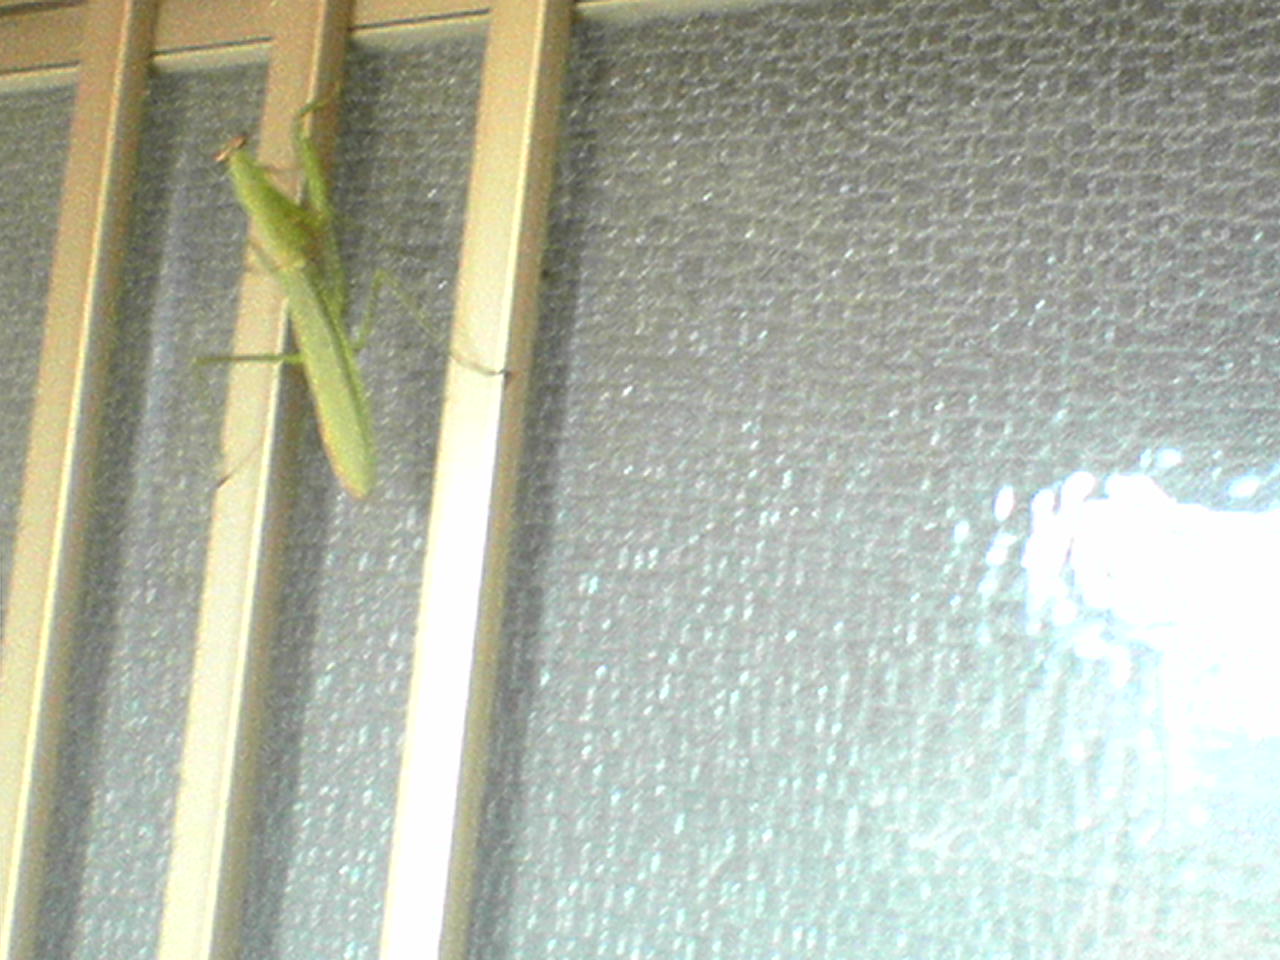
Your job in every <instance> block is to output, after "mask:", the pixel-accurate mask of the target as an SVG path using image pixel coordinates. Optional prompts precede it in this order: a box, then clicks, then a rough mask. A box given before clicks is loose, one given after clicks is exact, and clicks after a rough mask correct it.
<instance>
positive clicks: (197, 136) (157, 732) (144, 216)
mask: <svg viewBox="0 0 1280 960" xmlns="http://www.w3.org/2000/svg"><path fill="white" fill-rule="evenodd" d="M261 79H262V74H261V72H260V71H257V70H244V69H233V70H222V71H217V72H201V73H193V74H173V73H158V74H155V75H153V76H152V77H151V79H150V83H149V90H148V101H147V108H146V115H145V121H144V128H143V133H142V148H141V153H140V161H139V169H138V180H137V189H136V191H135V199H134V210H133V215H132V222H131V224H130V229H129V240H128V254H127V257H126V263H125V273H124V287H123V292H122V296H121V300H120V303H119V310H118V313H119V320H118V328H117V335H116V338H115V346H114V352H113V354H112V358H111V364H110V369H109V371H108V377H109V383H110V387H109V389H108V391H107V396H106V400H105V405H104V409H103V423H104V432H103V435H102V439H101V442H100V448H99V453H100V457H99V461H100V462H99V466H98V469H97V475H96V477H95V483H94V488H93V502H92V513H91V517H90V523H89V528H88V553H87V561H86V569H85V599H84V605H83V609H82V612H81V618H80V627H79V634H78V641H79V646H78V648H77V649H76V651H75V653H74V656H73V658H72V671H71V686H70V695H69V704H68V710H69V716H68V731H69V734H68V736H67V738H66V740H67V742H66V744H65V746H64V752H63V756H62V760H63V762H62V769H61V773H60V780H59V783H58V790H57V812H56V817H57V820H56V825H55V830H54V841H53V852H52V856H51V864H50V874H49V887H48V890H47V893H46V897H45V905H44V908H43V910H42V913H41V920H42V921H43V924H44V927H43V930H42V936H41V943H40V946H39V949H38V951H37V952H38V955H39V956H40V957H42V958H43V957H48V958H62V957H75V958H84V960H90V958H92V960H101V958H104V957H111V958H112V960H130V958H137V960H145V958H149V957H151V956H153V954H154V949H155V940H156V937H157V936H158V933H159V921H160V911H161V897H162V893H163V890H164V876H165V867H166V863H167V856H168V847H169V836H168V831H169V822H170V819H171V817H172V815H173V798H174V795H175V791H176V789H177V765H178V762H179V759H180V756H181V746H182V744H181V741H182V731H183V725H184V722H185V718H186V703H187V680H188V676H189V672H190V668H191V653H192V643H193V640H194V636H195V621H196V616H197V612H198V609H199V601H200V587H201V583H202V579H203V575H204V553H205V537H206V530H207V525H208V508H209V504H210V502H211V500H212V496H213V491H214V488H215V485H216V484H217V481H218V475H219V463H218V449H219V442H218V436H219V431H220V429H221V407H222V394H223V388H224V384H225V377H226V374H225V371H210V370H207V369H201V370H196V369H195V368H193V366H192V363H191V361H192V360H193V358H195V357H197V356H199V355H200V354H206V353H213V352H219V351H221V352H225V351H226V349H227V345H228V344H229V343H230V336H231V324H232V321H233V320H234V307H235V301H236V295H237V292H238V283H239V276H240V267H241V263H242V260H241V258H242V255H243V251H244V224H243V218H242V217H241V216H240V215H239V213H238V208H237V206H236V202H235V198H234V196H233V195H232V193H231V190H230V188H229V187H228V185H227V182H226V173H225V171H223V170H222V169H221V168H220V167H219V165H218V164H216V163H215V162H214V160H213V156H214V153H216V151H217V150H218V148H219V147H220V146H221V145H222V144H223V143H225V142H226V140H227V138H228V137H229V136H231V135H233V134H235V133H237V132H239V131H241V130H247V129H252V127H253V125H254V122H255V119H256V116H257V113H258V103H259V101H258V93H257V91H258V89H259V86H260V82H261Z"/></svg>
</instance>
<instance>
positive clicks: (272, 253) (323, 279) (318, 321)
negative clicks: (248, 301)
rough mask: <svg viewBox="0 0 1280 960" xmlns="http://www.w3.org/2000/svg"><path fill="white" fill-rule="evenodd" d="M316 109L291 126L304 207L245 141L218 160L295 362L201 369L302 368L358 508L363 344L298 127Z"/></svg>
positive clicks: (364, 477)
mask: <svg viewBox="0 0 1280 960" xmlns="http://www.w3.org/2000/svg"><path fill="white" fill-rule="evenodd" d="M317 106H319V104H310V105H308V106H307V107H304V108H303V110H302V111H301V112H300V113H299V114H298V117H297V119H296V120H295V122H294V145H295V150H296V152H297V156H298V161H299V163H300V164H301V166H302V175H303V182H304V188H305V189H304V194H303V199H302V202H301V203H299V202H298V201H295V200H293V199H292V198H290V197H289V196H287V195H286V194H285V193H283V192H281V190H280V189H279V188H278V187H276V186H275V184H273V183H272V182H271V180H270V178H269V177H268V176H267V173H266V170H265V169H264V168H263V167H262V165H261V164H259V163H258V161H257V160H256V159H255V158H254V157H253V156H252V155H251V154H250V153H249V151H248V149H247V147H246V143H247V138H246V137H243V136H240V137H236V138H235V139H233V140H232V141H231V142H230V143H229V144H227V146H226V147H225V148H224V149H223V150H222V152H221V153H219V154H218V160H220V161H221V162H224V163H226V165H227V170H228V172H229V173H230V175H231V183H232V185H233V187H234V189H235V193H236V198H237V199H238V200H239V201H240V206H241V207H243V208H244V211H245V214H246V215H247V216H248V217H249V220H250V223H251V224H252V225H253V228H254V233H255V235H256V237H257V242H256V244H255V249H256V251H257V253H258V256H259V259H261V261H262V263H263V265H264V266H265V268H266V269H267V271H268V272H269V273H270V274H271V276H272V277H273V278H274V279H275V280H276V282H277V283H279V284H280V288H281V290H282V291H283V293H284V295H285V298H286V300H287V301H288V309H289V322H290V327H291V329H292V331H293V340H294V343H295V344H296V345H297V349H298V352H297V353H292V354H260V355H259V354H255V355H244V356H219V357H205V358H203V361H204V362H238V361H257V362H265V363H290V364H299V365H301V367H302V371H303V374H304V376H305V377H306V380H307V384H308V386H309V388H310V391H311V400H312V403H313V405H314V407H315V411H316V421H317V423H318V424H319V428H320V440H321V442H322V443H323V444H324V449H325V453H326V454H327V455H328V458H329V463H330V465H331V466H332V467H333V472H334V474H335V475H336V476H337V478H338V480H339V482H340V483H341V484H342V486H343V488H344V489H345V490H346V491H347V492H348V493H349V494H351V496H353V497H355V498H357V499H363V498H364V497H366V496H368V495H369V492H370V491H371V490H372V489H373V486H374V483H375V480H376V477H377V456H376V454H375V450H374V437H373V421H372V417H371V415H370V411H369V397H368V394H367V392H366V390H365V385H364V379H363V378H362V377H361V375H360V367H359V366H358V365H357V363H356V353H357V352H358V351H359V349H360V348H361V346H362V345H363V336H360V335H358V336H357V337H356V338H354V339H353V338H352V336H351V334H350V333H349V332H348V328H347V283H346V276H345V275H344V273H343V270H342V261H341V258H340V256H339V253H338V241H337V236H336V235H335V233H334V211H333V205H332V202H331V200H330V197H329V185H328V182H327V180H326V178H325V173H324V168H323V166H322V164H321V163H320V157H319V155H318V154H317V153H316V149H315V146H314V145H313V144H312V142H311V140H310V138H309V137H308V136H307V135H306V133H305V132H304V131H303V128H302V122H303V119H304V118H305V117H306V115H307V114H308V113H310V112H311V111H312V110H314V109H315V108H316V107H317Z"/></svg>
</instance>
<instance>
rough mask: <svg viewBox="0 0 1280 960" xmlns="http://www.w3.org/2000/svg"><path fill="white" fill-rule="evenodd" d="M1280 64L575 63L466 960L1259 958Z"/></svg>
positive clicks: (1267, 38) (895, 50)
mask: <svg viewBox="0 0 1280 960" xmlns="http://www.w3.org/2000/svg"><path fill="white" fill-rule="evenodd" d="M1278 50H1280V21H1278V20H1277V19H1276V17H1275V15H1274V13H1272V12H1271V11H1270V10H1268V9H1265V8H1263V7H1261V6H1258V5H1234V6H1231V7H1230V8H1224V7H1223V6H1221V5H1219V4H1196V3H1187V4H1158V3H1147V4H1129V5H1126V4H1119V5H1118V4H1115V3H1112V2H1108V0H1098V2H1092V0H1089V2H1083V3H1073V4H1070V5H1043V4H1034V3H1022V2H1014V0H1010V2H997V3H954V2H929V0H926V2H910V3H908V2H901V3H897V2H877V3H859V4H848V3H844V2H840V3H816V4H806V5H775V6H771V7H768V8H763V9H758V10H753V11H750V12H738V13H732V14H723V13H722V14H716V15H704V16H689V17H683V18H667V19H656V20H653V21H651V22H644V23H638V24H630V25H627V24H621V23H618V24H611V23H609V22H604V21H603V20H602V21H601V22H598V23H597V22H590V21H589V22H583V23H581V24H580V25H579V29H578V31H577V34H576V45H575V50H574V63H573V72H572V92H571V94H570V97H571V103H570V107H569V110H568V114H567V131H566V136H567V146H566V150H565V154H564V157H563V163H562V166H561V168H560V184H559V191H560V199H559V203H558V208H557V212H556V216H555V221H554V227H553V237H552V255H551V257H550V260H549V262H548V265H547V270H548V289H547V291H546V296H545V307H546V310H545V335H544V338H543V341H542V343H541V355H540V359H539V369H538V371H537V384H538V386H537V389H538V393H537V395H536V400H535V409H534V412H533V415H532V418H531V429H532V435H531V437H530V446H529V448H528V451H529V452H528V457H529V459H528V464H527V476H526V489H525V498H524V510H525V518H524V536H523V540H522V543H521V549H520V553H519V555H518V556H517V558H516V560H515V562H514V564H513V569H514V571H515V582H514V583H513V585H512V588H511V594H510V597H511V604H512V609H511V615H510V622H509V637H510V641H511V643H512V645H513V650H512V655H511V658H510V662H509V663H508V664H507V668H506V680H505V687H504V693H503V699H502V701H501V702H500V705H499V709H498V711H497V716H498V718H499V721H498V723H499V729H498V747H499V750H498V754H497V757H496V760H495V770H496V772H495V774H494V781H493V788H492V796H491V800H490V803H489V807H488V821H487V827H486V833H485V837H486V840H487V842H488V843H489V853H488V858H487V862H486V865H485V868H484V871H483V874H482V882H481V899H480V903H479V906H478V908H477V910H476V912H475V918H476V919H475V924H476V929H475V945H474V948H473V954H472V955H473V956H475V957H476V958H485V960H495V958H520V960H535V958H549V960H550V958H555V960H569V958H584V960H586V958H592V960H594V958H598V957H605V956H608V957H614V956H618V957H624V956H625V957H630V956H645V957H648V956H662V957H690V958H691V957H697V958H699V960H706V958H724V960H738V958H743V957H766V956H768V957H774V956H778V957H805V958H809V960H816V958H833V960H834V958H841V960H845V958H849V957H862V956H868V957H870V956H874V957H883V958H890V957H900V958H904V960H905V958H912V960H919V958H956V960H972V958H974V957H992V958H995V957H999V958H1041V957H1042V958H1062V957H1115V956H1127V955H1134V956H1144V957H1157V956H1159V957H1161V958H1172V957H1188V958H1191V957H1199V958H1203V957H1218V958H1223V960H1229V958H1235V957H1241V956H1280V914H1278V913H1277V908H1276V903H1277V902H1280V900H1277V895H1278V894H1280V869H1277V867H1276V864H1275V857H1274V856H1273V855H1272V854H1273V852H1274V850H1275V849H1276V848H1277V842H1280V820H1278V819H1277V814H1276V810H1277V809H1280V804H1278V803H1277V801H1278V800H1280V789H1278V788H1277V786H1276V784H1277V783H1280V778H1278V777H1277V771H1280V749H1278V741H1277V738H1276V733H1277V731H1276V723H1275V721H1274V719H1273V717H1274V710H1273V709H1271V708H1270V706H1269V701H1268V700H1267V699H1266V697H1267V689H1266V688H1267V684H1266V682H1265V681H1266V679H1269V678H1270V676H1271V674H1272V671H1271V670H1270V669H1268V665H1269V661H1268V660H1267V659H1266V657H1267V656H1268V653H1267V651H1268V650H1269V649H1270V646H1271V644H1270V642H1269V638H1270V636H1271V634H1272V633H1273V631H1274V623H1275V619H1276V618H1275V614H1274V611H1273V610H1272V607H1271V605H1270V596H1271V595H1272V594H1273V593H1274V591H1273V590H1271V589H1270V588H1269V587H1268V586H1267V584H1266V582H1265V581H1266V579H1267V574H1264V573H1260V571H1268V572H1269V571H1271V570H1272V569H1274V557H1275V555H1276V554H1277V552H1280V540H1278V539H1277V537H1280V533H1278V532H1277V521H1276V519H1275V517H1276V516H1277V514H1275V513H1274V511H1275V509H1276V508H1277V506H1280V486H1278V485H1277V478H1278V477H1280V470H1278V469H1277V468H1276V464H1277V462H1278V461H1280V427H1277V417H1276V413H1277V410H1278V408H1280V401H1278V400H1277V373H1276V371H1277V370H1278V369H1280V345H1278V342H1277V338H1276V335H1275V329H1274V327H1275V322H1274V314H1275V302H1276V292H1277V283H1276V277H1277V265H1278V264H1280V227H1277V216H1276V212H1277V211H1276V201H1275V197H1276V195H1277V187H1278V186H1280V182H1278V181H1280V176H1278V174H1277V169H1278V168H1277V166H1276V162H1275V159H1276V155H1275V143H1276V142H1277V134H1278V133H1280V128H1278V125H1277V120H1278V119H1280V97H1277V96H1276V86H1275V78H1274V65H1275V62H1276V56H1277V51H1278ZM1153 581H1154V582H1153ZM1245 614H1247V616H1245Z"/></svg>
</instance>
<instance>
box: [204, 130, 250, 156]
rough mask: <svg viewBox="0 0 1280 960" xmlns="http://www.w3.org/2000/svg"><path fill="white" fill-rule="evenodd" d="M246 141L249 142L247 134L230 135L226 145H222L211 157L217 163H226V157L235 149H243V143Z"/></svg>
mask: <svg viewBox="0 0 1280 960" xmlns="http://www.w3.org/2000/svg"><path fill="white" fill-rule="evenodd" d="M248 142H249V136H248V134H244V133H241V134H237V135H236V136H234V137H232V138H231V139H230V140H229V141H227V145H226V146H225V147H223V148H222V149H221V150H219V151H218V153H217V155H216V156H215V157H214V158H213V159H214V160H216V161H217V162H218V163H226V162H227V160H228V158H230V156H231V155H232V154H233V153H235V152H236V151H237V150H242V149H244V145H245V144H246V143H248Z"/></svg>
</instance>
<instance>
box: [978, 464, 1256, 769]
mask: <svg viewBox="0 0 1280 960" xmlns="http://www.w3.org/2000/svg"><path fill="white" fill-rule="evenodd" d="M1180 459H1181V458H1180V455H1179V454H1178V453H1177V451H1171V450H1166V451H1160V452H1159V453H1158V455H1157V456H1156V457H1155V459H1154V460H1153V461H1152V462H1151V463H1150V466H1151V467H1152V472H1154V473H1157V474H1158V473H1160V472H1161V471H1162V469H1164V468H1168V467H1172V466H1176V465H1177V464H1178V463H1179V462H1180ZM1268 479H1270V477H1257V476H1252V475H1250V476H1244V477H1239V478H1237V479H1235V480H1234V481H1232V482H1231V483H1230V485H1229V486H1228V487H1227V488H1226V492H1227V494H1228V495H1229V496H1231V497H1234V498H1240V499H1242V498H1246V497H1250V496H1253V495H1254V494H1255V493H1257V492H1258V490H1259V489H1260V488H1261V486H1262V484H1263V483H1264V482H1265V481H1266V480H1268ZM1011 499H1012V494H1011V491H1009V489H1008V488H1007V487H1006V488H1002V489H1001V490H1000V491H999V492H998V493H997V494H995V496H994V498H993V512H994V514H995V517H996V519H997V521H998V522H999V521H1002V520H1003V519H1004V517H1008V516H1010V515H1011V514H1013V513H1014V510H1013V507H1012V503H1011ZM1026 509H1028V510H1029V515H1030V516H1029V519H1030V531H1029V533H1027V534H1025V535H1024V536H1025V539H1024V537H1020V536H1015V535H1014V534H1011V533H1008V532H1006V531H1000V532H997V534H996V535H995V537H994V538H993V540H992V542H991V544H990V546H989V548H988V553H987V557H986V562H987V565H988V567H989V568H990V575H989V576H988V578H987V580H986V581H984V586H985V587H986V588H987V589H988V590H989V591H991V592H994V590H995V589H997V587H996V586H995V584H996V582H997V580H998V579H999V577H998V576H997V573H998V571H997V570H996V568H997V567H1003V568H1004V569H1006V570H1007V569H1009V567H1008V564H1010V563H1013V562H1019V555H1018V552H1017V550H1016V547H1017V546H1018V543H1019V541H1020V540H1022V541H1023V546H1022V550H1021V555H1020V566H1021V568H1022V575H1023V576H1022V578H1021V579H1022V581H1023V583H1024V584H1025V604H1026V616H1027V629H1028V632H1029V633H1030V635H1031V636H1033V637H1042V638H1045V639H1046V640H1050V641H1056V642H1063V643H1065V644H1068V645H1069V648H1070V649H1071V650H1072V652H1073V653H1074V654H1075V655H1076V656H1078V657H1081V658H1084V659H1088V660H1094V661H1102V662H1105V663H1106V664H1108V666H1109V672H1110V676H1111V681H1112V683H1113V684H1114V685H1115V686H1116V688H1117V689H1120V688H1123V687H1124V686H1125V685H1126V684H1128V683H1129V682H1130V680H1131V678H1132V676H1133V662H1134V658H1135V657H1136V656H1138V655H1140V654H1142V653H1143V652H1144V651H1154V652H1155V653H1156V654H1157V655H1158V657H1159V661H1158V663H1159V666H1158V669H1159V675H1160V682H1161V688H1162V691H1163V701H1164V703H1163V706H1164V709H1163V714H1164V717H1165V723H1166V726H1167V728H1168V734H1169V738H1170V743H1169V746H1170V751H1171V752H1170V756H1169V761H1170V764H1171V767H1173V768H1174V769H1171V770H1170V774H1171V786H1173V787H1174V788H1175V789H1178V788H1179V787H1181V788H1184V789H1185V788H1192V787H1195V786H1197V785H1200V783H1201V778H1200V776H1199V775H1198V774H1197V772H1196V769H1195V764H1194V761H1193V757H1194V754H1195V753H1196V752H1197V750H1199V749H1201V748H1204V747H1211V746H1212V744H1213V742H1214V741H1215V740H1221V741H1225V740H1239V739H1240V738H1244V739H1247V740H1250V741H1257V740H1261V739H1265V738H1272V737H1280V710H1278V709H1277V708H1276V697H1275V679H1274V678H1275V676H1276V673H1277V667H1278V666H1280V651H1278V648H1277V640H1278V639H1280V637H1277V630H1278V625H1280V588H1278V586H1277V572H1278V570H1280V563H1278V562H1277V561H1280V510H1275V509H1272V510H1265V511H1249V510H1246V509H1239V510H1223V509H1212V508H1210V507H1208V506H1204V505H1202V504H1197V503H1182V502H1179V501H1178V500H1176V499H1175V498H1174V497H1172V496H1170V495H1169V494H1168V493H1167V492H1166V491H1165V490H1164V489H1162V488H1161V486H1160V485H1159V483H1157V481H1156V480H1155V479H1153V478H1152V477H1151V476H1147V475H1145V474H1143V473H1120V474H1112V475H1110V476H1107V477H1105V478H1098V477H1096V476H1094V475H1092V474H1090V473H1086V472H1083V471H1081V472H1077V473H1074V474H1072V475H1070V476H1068V477H1066V478H1064V479H1063V481H1062V482H1061V483H1059V484H1055V485H1054V486H1052V487H1047V488H1045V489H1043V490H1040V491H1039V492H1038V493H1036V494H1035V495H1034V496H1033V497H1032V498H1031V500H1030V502H1029V505H1028V507H1027V508H1026ZM1024 529H1025V528H1024ZM982 589H983V588H982V587H980V590H982Z"/></svg>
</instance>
